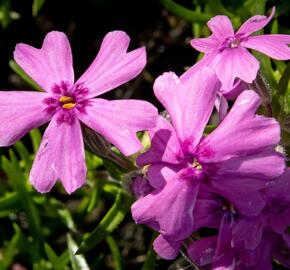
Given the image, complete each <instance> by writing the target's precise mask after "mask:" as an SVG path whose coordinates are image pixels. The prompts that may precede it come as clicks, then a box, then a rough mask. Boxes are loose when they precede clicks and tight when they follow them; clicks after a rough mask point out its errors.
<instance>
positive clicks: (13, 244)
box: [2, 223, 21, 269]
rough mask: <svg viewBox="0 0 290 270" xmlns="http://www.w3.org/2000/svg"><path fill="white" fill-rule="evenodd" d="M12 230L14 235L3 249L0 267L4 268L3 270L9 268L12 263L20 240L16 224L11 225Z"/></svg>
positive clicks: (19, 232)
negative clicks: (0, 265)
mask: <svg viewBox="0 0 290 270" xmlns="http://www.w3.org/2000/svg"><path fill="white" fill-rule="evenodd" d="M13 228H14V235H13V237H12V239H11V240H10V241H9V243H8V244H7V245H6V246H5V249H4V250H5V252H4V256H3V261H2V265H3V267H4V268H3V269H8V268H9V266H10V265H11V263H12V262H13V258H14V256H15V255H16V253H17V246H18V242H19V240H20V236H21V230H20V228H19V226H18V225H17V224H16V223H14V224H13Z"/></svg>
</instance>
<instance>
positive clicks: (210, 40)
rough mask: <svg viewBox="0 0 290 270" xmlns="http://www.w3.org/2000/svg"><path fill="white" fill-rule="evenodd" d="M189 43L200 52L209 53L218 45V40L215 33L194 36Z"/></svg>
mask: <svg viewBox="0 0 290 270" xmlns="http://www.w3.org/2000/svg"><path fill="white" fill-rule="evenodd" d="M190 45H191V46H192V47H193V48H194V49H196V50H198V51H200V52H203V53H209V52H211V51H212V50H213V49H215V48H216V47H217V46H218V45H219V40H218V39H217V37H216V36H215V35H211V36H209V37H207V38H194V39H192V40H191V41H190Z"/></svg>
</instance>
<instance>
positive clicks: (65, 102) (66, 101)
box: [58, 96, 77, 110]
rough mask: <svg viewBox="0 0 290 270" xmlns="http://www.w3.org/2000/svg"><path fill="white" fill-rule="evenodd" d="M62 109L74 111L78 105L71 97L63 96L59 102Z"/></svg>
mask: <svg viewBox="0 0 290 270" xmlns="http://www.w3.org/2000/svg"><path fill="white" fill-rule="evenodd" d="M58 101H59V102H60V103H61V105H62V107H63V108H64V109H66V110H70V109H73V108H74V107H75V106H76V105H77V104H76V102H75V100H74V99H73V98H72V97H69V96H61V97H60V98H59V100H58Z"/></svg>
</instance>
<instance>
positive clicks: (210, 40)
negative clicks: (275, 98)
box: [183, 8, 290, 93]
mask: <svg viewBox="0 0 290 270" xmlns="http://www.w3.org/2000/svg"><path fill="white" fill-rule="evenodd" d="M274 13H275V8H273V9H272V13H271V15H270V16H269V17H268V18H267V17H266V16H261V15H256V16H253V17H251V18H250V19H248V20H247V21H246V22H244V24H242V26H241V27H240V28H239V30H238V31H237V32H236V33H235V32H234V29H233V26H232V24H231V22H230V20H229V18H228V17H227V16H215V17H213V18H212V19H210V20H209V21H208V23H207V25H208V27H209V29H210V30H211V32H212V35H211V36H209V37H207V38H199V39H193V40H192V41H191V45H192V47H193V48H195V49H197V50H198V51H200V52H203V53H205V56H204V57H203V58H202V59H201V61H200V62H198V63H197V66H193V67H192V69H190V70H189V71H187V72H186V73H185V74H184V75H183V77H188V76H191V74H192V72H194V71H195V70H196V68H199V67H200V66H202V65H207V66H210V67H211V68H213V69H214V70H215V72H216V74H217V76H218V78H219V80H220V81H221V82H222V92H223V93H227V92H228V91H230V90H231V89H232V87H233V84H234V82H235V79H241V80H243V81H245V82H247V83H251V82H252V81H253V80H254V79H255V78H256V76H257V72H258V70H259V62H258V60H257V59H256V58H255V57H254V56H253V55H252V54H250V53H249V51H248V50H247V49H253V50H256V51H259V52H261V53H264V54H266V55H268V56H270V57H271V58H273V59H277V60H288V59H290V48H289V47H288V45H287V44H290V35H281V34H275V35H252V34H253V33H254V32H256V31H258V30H260V29H262V28H263V27H264V26H265V25H267V24H268V22H269V21H270V20H271V19H272V17H273V15H274Z"/></svg>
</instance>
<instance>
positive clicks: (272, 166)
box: [131, 67, 285, 257]
mask: <svg viewBox="0 0 290 270" xmlns="http://www.w3.org/2000/svg"><path fill="white" fill-rule="evenodd" d="M218 87H219V82H218V80H217V77H216V75H215V74H214V73H213V71H212V70H211V69H209V68H206V67H205V68H203V69H201V70H200V71H198V72H196V73H195V74H194V75H193V76H192V77H191V78H190V79H187V80H185V81H183V80H180V79H179V78H178V77H177V76H176V75H175V74H174V73H172V72H168V73H165V74H164V75H162V76H160V77H159V78H157V80H156V82H155V84H154V92H155V95H156V96H157V98H158V99H159V101H161V103H162V104H163V105H164V107H165V108H166V110H167V112H168V113H169V115H170V117H171V121H172V124H171V123H169V122H168V121H167V120H165V119H164V118H161V117H160V119H159V121H158V124H157V127H156V128H154V129H152V130H151V131H150V137H151V148H150V149H149V150H148V151H147V152H145V153H144V154H142V155H140V156H139V158H138V160H137V162H138V165H140V166H143V165H150V166H149V169H148V173H147V177H148V179H149V181H150V184H151V185H152V186H153V187H154V189H155V190H154V191H153V192H151V193H150V194H148V195H147V196H145V197H143V198H141V199H139V200H138V201H137V202H135V203H134V204H133V206H132V208H131V210H132V215H133V218H134V220H135V222H136V223H143V224H147V225H149V226H150V227H152V228H153V229H155V230H157V231H158V232H160V234H161V235H162V237H163V239H159V240H160V241H161V244H162V245H166V244H167V246H168V247H169V245H168V243H174V245H175V246H178V243H179V241H182V240H184V239H186V238H187V237H188V236H189V235H190V234H191V233H192V230H193V228H194V216H193V209H194V207H195V202H196V198H197V195H198V193H199V187H200V184H201V183H202V184H204V185H205V186H206V187H207V188H208V189H210V190H212V191H214V192H215V193H217V194H220V195H221V196H223V197H225V198H226V199H227V200H229V201H231V202H232V203H233V204H234V205H235V207H236V208H237V209H238V211H239V212H240V213H241V214H245V215H247V216H256V215H257V214H259V213H260V212H261V210H262V209H263V207H264V206H265V202H264V200H263V198H261V196H260V193H259V192H258V191H259V190H260V189H261V188H263V187H264V186H265V183H266V181H269V180H270V179H273V178H275V177H278V176H279V175H281V174H282V173H283V171H284V167H285V164H284V157H283V155H281V154H279V153H277V152H276V151H275V150H274V147H275V146H276V144H277V143H278V142H279V140H280V127H279V124H278V123H277V122H276V121H275V120H274V119H272V118H266V117H263V116H259V115H255V111H256V109H257V108H258V107H259V105H260V98H259V97H258V95H257V94H256V93H255V92H254V91H244V92H243V93H242V94H241V95H240V96H239V97H238V98H237V100H236V102H235V104H234V105H233V107H232V109H231V111H230V112H229V114H228V115H227V116H226V118H225V119H224V120H223V121H222V123H221V124H220V125H219V126H218V127H217V128H216V129H215V130H214V131H213V132H212V133H211V134H209V135H207V136H206V137H204V136H203V131H204V128H205V126H206V124H207V122H208V120H209V118H210V116H211V113H212V110H213V107H214V102H215V98H216V91H217V90H218ZM156 206H158V207H156ZM164 239H165V240H166V242H167V243H165V241H163V240H164ZM168 250H170V249H168ZM171 251H172V249H171ZM173 254H174V253H173V252H172V253H171V254H167V255H168V257H170V256H173Z"/></svg>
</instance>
